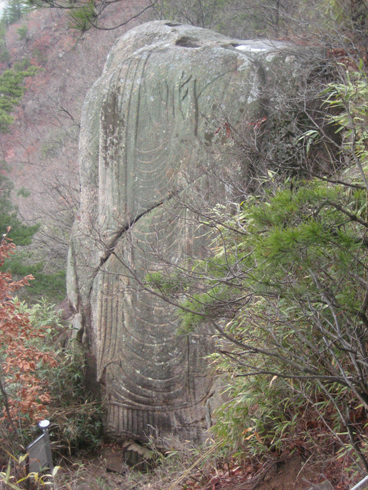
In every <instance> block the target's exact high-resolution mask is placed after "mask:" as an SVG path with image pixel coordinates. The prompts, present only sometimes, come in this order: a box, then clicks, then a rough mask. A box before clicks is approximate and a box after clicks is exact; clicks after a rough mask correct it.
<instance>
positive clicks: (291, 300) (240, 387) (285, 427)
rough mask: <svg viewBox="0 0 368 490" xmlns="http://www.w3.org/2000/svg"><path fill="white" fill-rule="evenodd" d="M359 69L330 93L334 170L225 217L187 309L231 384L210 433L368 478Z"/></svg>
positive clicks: (267, 184)
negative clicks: (336, 137)
mask: <svg viewBox="0 0 368 490" xmlns="http://www.w3.org/2000/svg"><path fill="white" fill-rule="evenodd" d="M362 67H363V63H361V65H360V69H359V70H358V71H355V72H351V71H350V72H347V73H346V74H345V78H344V81H343V83H331V84H329V85H328V86H327V88H326V90H325V91H324V93H323V97H324V98H325V105H326V106H328V107H330V108H332V109H333V110H335V109H336V108H337V109H338V110H337V111H335V112H333V113H332V115H328V114H327V115H326V117H327V118H328V119H329V121H330V123H331V124H332V125H333V127H334V129H335V131H336V132H341V134H342V143H341V146H340V148H339V153H338V158H339V159H340V163H339V164H336V168H338V170H337V172H336V173H334V174H328V175H327V174H325V175H321V176H320V177H319V178H314V179H310V180H297V179H292V178H290V177H286V180H285V174H280V173H278V172H271V171H269V172H268V178H267V179H266V178H265V179H264V180H263V182H262V185H260V186H259V188H258V191H257V192H256V193H255V194H253V195H251V196H247V197H246V199H245V200H244V202H243V203H241V205H240V206H238V207H237V210H236V212H235V214H234V213H232V215H230V216H229V215H228V214H226V213H225V208H224V211H223V212H224V214H223V217H222V219H221V220H220V221H221V222H222V224H221V225H218V224H216V226H213V227H212V229H211V235H212V236H213V235H215V238H214V239H213V242H212V246H211V249H212V250H213V251H214V256H213V258H210V259H206V260H205V261H197V262H196V263H195V264H194V266H193V268H192V273H193V275H195V277H196V284H198V281H199V280H200V281H201V286H200V288H198V286H197V289H192V290H191V289H190V287H189V289H188V285H187V284H186V287H185V289H183V290H182V295H183V296H185V297H186V299H185V300H183V301H182V302H181V304H180V307H179V316H180V317H181V319H182V324H183V325H184V327H185V328H184V330H186V331H188V330H191V329H196V331H197V332H201V328H203V327H202V325H203V326H205V325H207V326H209V327H210V328H211V329H212V332H213V334H214V336H215V337H216V338H217V342H218V351H217V352H216V353H215V354H213V355H212V356H211V359H212V361H213V363H214V366H215V368H216V370H217V373H218V375H219V376H220V377H221V378H222V379H226V382H225V384H226V385H227V387H226V389H225V393H226V396H227V398H228V401H227V402H226V403H225V404H224V405H223V406H222V407H221V408H220V409H219V410H218V412H217V422H216V424H215V427H214V431H215V433H216V434H217V436H218V437H220V438H221V440H222V441H223V444H224V445H225V446H227V447H229V448H231V449H230V451H232V452H233V453H234V454H236V455H237V456H238V457H245V456H246V455H248V456H249V455H253V456H260V455H262V456H263V457H265V456H266V457H271V458H274V457H276V456H277V457H279V456H280V455H281V454H285V453H290V452H297V453H299V454H303V455H304V456H306V457H310V456H311V455H313V457H314V458H318V457H319V458H320V461H323V459H324V458H325V457H326V455H327V454H331V453H332V452H333V453H336V454H337V459H340V461H341V464H342V465H343V466H344V467H345V468H346V469H347V470H348V471H349V472H350V476H351V477H353V476H354V472H355V471H358V472H359V471H361V469H360V470H359V468H363V470H364V471H368V463H367V459H368V446H367V444H368V386H367V381H366V380H367V374H368V373H367V367H368V352H367V345H368V343H367V342H368V337H367V335H368V334H367V332H368V330H367V327H368V317H367V308H368V293H367V285H368V283H367V273H368V270H367V250H368V248H367V246H368V242H367V230H368V209H367V206H368V184H367V177H366V176H367V171H368V150H367V140H368V134H367V129H366V128H367V123H368V106H367V97H366V95H367V90H368V82H367V78H366V75H365V73H364V71H363V70H362ZM323 139H326V134H325V133H324V132H323V131H322V130H320V129H319V128H318V127H317V128H316V129H315V130H313V131H308V132H306V133H305V135H304V138H303V141H304V143H305V147H306V148H307V151H310V150H311V148H312V147H313V145H314V144H316V143H317V141H319V142H320V141H321V140H323ZM341 157H342V158H343V160H344V165H343V166H341ZM219 209H220V210H221V208H219ZM217 213H219V210H217ZM175 281H176V282H177V277H175ZM161 282H162V280H161ZM168 284H169V285H170V278H168ZM198 289H200V290H201V292H199V293H195V294H194V291H196V290H198ZM161 290H162V289H161ZM166 291H169V286H166Z"/></svg>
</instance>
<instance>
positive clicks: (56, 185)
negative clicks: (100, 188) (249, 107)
mask: <svg viewBox="0 0 368 490" xmlns="http://www.w3.org/2000/svg"><path fill="white" fill-rule="evenodd" d="M164 18H167V19H170V20H171V21H177V22H183V23H189V24H192V25H196V26H199V27H208V28H211V29H213V30H215V31H218V32H221V33H223V34H226V35H231V36H232V37H233V38H235V37H237V38H239V39H264V38H267V39H270V40H271V41H272V40H275V41H276V40H277V41H284V42H288V43H290V46H291V47H293V46H294V47H301V46H303V47H307V48H308V49H309V48H310V49H311V50H312V52H313V50H314V52H315V53H316V54H315V57H316V59H317V58H318V60H319V61H318V68H314V69H313V70H311V71H310V72H308V73H307V70H308V69H307V67H305V70H306V72H305V73H304V72H303V75H302V76H301V77H300V79H301V80H302V79H303V80H306V82H305V83H304V82H303V83H302V82H300V86H299V90H298V95H297V96H295V97H293V98H289V99H288V98H285V100H282V101H280V100H278V101H277V104H279V106H280V107H282V111H274V112H273V111H272V110H270V111H269V112H268V113H267V114H266V113H265V115H264V117H262V118H261V119H259V120H256V121H252V122H251V123H245V124H244V128H243V131H242V132H241V133H240V132H239V131H238V130H236V131H235V128H233V127H231V125H229V124H228V123H227V121H226V120H225V122H224V123H223V124H222V126H220V127H219V129H218V131H217V132H218V133H219V137H220V136H221V137H223V138H224V140H226V142H227V144H228V147H229V167H230V166H231V165H235V163H236V165H239V168H241V174H242V176H243V175H246V176H247V178H246V179H244V180H242V179H240V178H239V181H237V180H236V179H233V180H231V181H230V180H229V181H228V182H225V184H226V186H227V188H229V189H231V199H230V198H229V200H228V202H226V203H221V204H219V205H218V206H211V207H209V206H208V203H207V202H204V201H202V200H200V199H198V203H197V206H195V207H194V208H193V209H191V212H192V213H194V215H195V216H196V219H197V220H198V223H199V224H200V226H202V227H203V228H204V229H206V233H207V234H208V236H209V237H210V240H211V247H210V248H209V250H210V253H209V254H208V256H206V257H205V258H203V257H195V256H193V257H188V259H187V261H186V262H185V263H181V264H179V265H177V264H169V266H168V264H164V265H163V266H162V271H163V272H153V273H152V274H148V275H147V277H146V278H145V280H144V281H142V283H141V284H140V286H141V287H142V288H143V289H144V290H145V291H149V292H151V293H152V294H154V295H156V296H159V297H160V298H161V299H164V300H165V301H167V302H168V303H169V304H171V305H173V306H175V308H177V315H178V335H186V334H188V333H189V332H191V333H192V332H195V333H196V334H197V335H201V333H202V332H203V331H204V326H206V328H207V327H208V326H210V328H211V329H212V330H211V331H212V336H213V338H214V339H215V342H216V345H217V351H216V352H214V353H213V354H212V355H211V356H210V358H209V359H208V363H209V364H210V365H211V367H212V368H213V372H214V373H215V375H216V376H217V377H218V380H219V385H220V386H221V391H222V392H223V393H225V397H224V400H226V401H225V403H224V404H223V405H222V406H221V407H220V408H219V409H218V411H217V413H216V414H215V417H214V420H215V424H214V427H213V429H212V430H211V432H210V433H209V436H208V441H207V444H206V446H205V448H195V447H194V448H193V447H191V446H190V444H188V445H187V446H180V447H179V445H178V444H176V445H175V444H174V443H173V445H172V447H171V448H169V451H167V448H163V447H160V446H158V447H156V445H155V444H156V443H155V442H154V441H152V447H151V448H150V450H152V451H153V452H154V453H155V459H156V462H155V463H152V461H151V462H150V464H152V472H151V473H149V474H148V475H146V474H145V475H139V474H138V473H135V472H134V471H132V470H128V468H127V467H125V470H124V471H126V475H125V476H124V477H123V476H115V477H114V476H113V477H111V479H110V481H108V480H107V478H108V477H107V476H106V475H107V474H106V473H105V472H104V470H102V469H101V468H102V467H103V463H102V460H96V461H94V462H93V465H94V466H90V467H88V468H89V470H88V471H96V474H98V475H99V476H98V478H97V479H96V478H95V481H94V482H93V485H96V486H93V485H92V483H91V481H89V482H88V484H87V486H86V488H132V489H133V488H157V489H159V488H160V489H163V488H208V489H210V488H211V489H214V488H216V489H217V488H219V489H220V488H244V489H246V488H278V489H281V488H282V489H287V488H300V489H302V488H311V486H312V485H313V484H315V485H320V484H322V483H323V484H325V485H330V486H326V487H325V488H336V489H348V488H351V487H352V486H353V485H354V484H355V483H357V482H358V481H359V480H361V479H362V478H363V477H364V476H366V475H367V473H368V445H367V444H368V442H367V441H368V440H367V437H368V432H367V427H368V386H367V382H366V379H367V374H368V373H367V369H368V354H367V345H368V344H367V342H368V334H367V328H368V313H367V308H368V292H367V284H368V283H367V244H368V242H367V229H368V215H367V192H368V177H367V165H368V147H367V140H368V135H367V124H368V80H367V64H368V54H367V53H368V52H367V49H368V3H367V1H366V0H349V1H344V0H312V1H308V2H307V1H300V2H295V1H293V0H256V1H251V0H181V1H180V0H155V1H153V0H148V1H144V0H142V1H139V2H132V1H129V0H119V1H112V2H105V1H102V2H100V1H99V0H95V1H94V2H84V1H81V2H79V1H77V2H69V1H68V0H66V1H65V2H64V1H61V2H57V1H56V2H54V0H30V1H29V2H26V3H23V2H18V0H9V1H8V3H7V7H6V9H5V11H4V13H3V19H2V23H1V33H0V36H1V39H0V94H1V98H0V132H1V133H0V145H1V151H2V159H1V160H2V163H1V175H0V190H1V194H0V230H1V233H2V235H3V240H2V244H1V248H0V265H1V272H0V296H1V301H2V306H1V309H0V363H1V369H0V408H1V410H2V418H1V420H2V427H1V429H0V441H1V446H2V447H1V449H4V451H2V453H1V456H0V465H4V467H3V469H4V471H3V472H1V473H0V482H1V481H4V482H8V483H12V484H13V485H16V486H15V488H23V487H22V485H23V483H22V482H20V480H21V478H22V477H23V476H22V471H23V470H22V469H21V468H20V467H19V465H18V464H16V461H17V460H18V458H19V454H20V449H21V446H25V445H26V444H27V443H28V442H29V441H30V440H31V439H32V438H33V435H34V432H33V430H34V429H33V426H34V425H35V423H36V421H37V419H38V418H39V415H42V416H45V417H48V418H51V419H52V422H53V423H54V424H55V429H54V431H55V436H54V447H55V459H57V460H58V463H60V465H61V466H62V467H65V468H67V467H68V464H70V461H71V458H72V459H73V458H75V459H73V461H74V462H75V461H79V463H78V464H80V465H81V464H82V463H81V461H83V464H86V465H89V464H91V459H90V458H91V457H90V456H88V457H87V458H86V456H85V454H86V449H87V448H89V449H93V450H94V451H95V454H98V455H99V456H100V455H101V454H102V450H103V448H104V451H105V453H104V454H107V453H108V454H110V456H111V453H114V451H115V450H116V451H118V450H119V449H118V445H117V446H114V444H113V443H112V442H111V441H107V440H105V439H103V434H102V429H101V427H102V421H103V413H104V409H103V403H102V404H101V400H100V399H99V394H98V393H97V391H98V390H93V389H91V380H90V379H87V383H86V382H85V381H86V380H85V376H86V375H88V373H89V371H88V369H87V365H88V360H87V361H86V358H87V359H88V354H87V353H86V351H85V346H83V345H82V344H81V343H80V342H79V340H80V339H79V338H78V335H77V338H76V339H74V340H70V338H71V337H72V336H73V335H72V334H71V332H70V329H69V327H68V326H66V323H65V321H64V320H63V319H62V318H61V317H60V316H59V315H58V314H56V313H55V308H54V306H52V304H59V303H60V302H61V301H62V300H63V299H64V298H65V294H66V292H65V270H66V259H67V253H68V247H69V238H70V233H71V227H72V224H73V221H74V220H75V219H78V206H79V198H80V194H79V193H80V185H79V173H78V137H79V130H80V118H81V111H82V105H83V101H84V98H85V95H86V93H87V91H88V89H89V88H90V87H91V86H92V84H93V83H94V82H95V80H96V79H97V78H98V77H99V76H100V74H101V72H102V69H103V66H104V63H105V61H106V57H107V54H108V52H109V50H110V48H111V46H112V45H113V43H114V41H115V40H116V39H117V38H118V37H120V36H121V35H122V34H123V33H124V32H126V31H127V30H128V29H129V28H131V27H133V26H134V25H137V24H139V23H142V22H145V21H147V20H152V19H164ZM321 59H323V62H322V63H321V62H320V60H321ZM270 134H271V135H272V138H270ZM216 135H217V133H216ZM184 205H185V203H184V202H183V206H184ZM13 243H14V245H15V246H16V248H15V247H14V245H13ZM160 260H161V258H160V257H159V256H157V261H158V263H159V261H160ZM129 273H131V271H129ZM29 274H32V276H34V277H35V280H33V279H32V277H28V279H26V280H23V279H22V278H23V277H24V276H27V275H29ZM27 282H30V283H31V284H34V286H32V287H30V288H28V293H26V292H23V293H22V291H26V290H27V288H23V286H24V285H25V284H27ZM16 291H17V293H16ZM15 294H19V295H20V298H21V300H22V301H20V300H19V299H18V298H17V297H15ZM12 298H14V299H12ZM42 298H43V299H42ZM23 300H24V301H23ZM1 332H2V335H1ZM74 334H75V332H74ZM75 336H76V335H74V337H75ZM9 434H11V436H10V438H9ZM156 442H157V441H156ZM106 451H107V453H106ZM165 451H166V452H165ZM9 454H10V455H11V456H13V459H14V461H15V463H13V464H12V465H11V464H10V463H9V471H8V472H7V471H6V465H7V459H8V455H9ZM82 454H83V456H81V455H82ZM151 456H152V454H151ZM151 456H150V457H151ZM82 457H83V458H86V459H83V460H81V459H80V458H82ZM78 458H79V459H78ZM110 459H111V458H110ZM283 466H284V467H285V468H286V471H284V472H283V471H282V469H281V468H282V467H283ZM65 468H64V469H63V468H62V469H61V470H59V477H57V478H56V480H55V481H56V483H55V488H84V487H83V486H81V485H82V483H81V482H82V481H83V479H86V478H88V474H87V473H88V471H87V473H86V472H83V469H82V467H81V466H80V467H79V470H78V471H73V470H71V469H70V467H69V469H65ZM92 468H93V470H92ZM96 468H97V469H96ZM178 468H179V469H180V471H178ZM187 468H189V469H187ZM0 470H1V468H0ZM60 475H61V476H60ZM28 477H29V475H28ZM28 479H29V478H28ZM16 481H18V483H15V482H16ZM83 484H84V483H83ZM0 485H1V483H0ZM148 485H152V486H150V487H149V486H148ZM313 488H314V487H313Z"/></svg>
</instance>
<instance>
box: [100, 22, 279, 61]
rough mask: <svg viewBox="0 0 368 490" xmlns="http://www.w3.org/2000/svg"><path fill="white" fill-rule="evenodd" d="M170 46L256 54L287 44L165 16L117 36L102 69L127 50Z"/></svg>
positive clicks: (148, 49)
mask: <svg viewBox="0 0 368 490" xmlns="http://www.w3.org/2000/svg"><path fill="white" fill-rule="evenodd" d="M172 46H176V47H178V48H187V49H195V50H199V49H203V48H208V47H211V48H222V49H230V50H237V51H239V52H243V53H247V54H252V53H253V54H256V53H267V52H272V51H275V50H277V49H281V48H286V47H288V46H289V44H287V43H284V42H280V41H268V40H264V41H263V40H257V41H253V40H241V39H236V38H229V37H226V36H223V35H222V34H219V33H216V32H214V31H211V30H209V29H202V28H200V27H195V26H190V25H184V24H178V23H175V22H172V21H168V20H160V21H153V22H147V23H146V24H142V25H140V26H138V27H135V28H133V29H131V30H130V31H129V32H127V33H126V34H125V35H124V36H122V37H121V38H119V39H118V41H117V42H116V43H115V45H114V47H113V49H112V50H111V52H110V54H109V57H108V61H107V64H106V66H105V71H106V70H109V68H110V67H111V64H116V63H119V62H120V61H122V60H124V59H126V57H127V55H128V53H129V54H130V55H131V54H132V53H134V54H135V55H138V54H139V52H140V51H142V50H143V51H153V50H157V49H164V48H168V47H172Z"/></svg>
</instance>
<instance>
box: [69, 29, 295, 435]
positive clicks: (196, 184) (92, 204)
mask: <svg viewBox="0 0 368 490" xmlns="http://www.w3.org/2000/svg"><path fill="white" fill-rule="evenodd" d="M297 66H298V64H297V62H296V57H295V56H294V55H292V54H290V49H289V48H288V47H287V46H286V45H284V44H282V43H270V42H260V41H259V42H258V41H257V42H256V41H239V40H234V39H229V38H226V37H224V36H221V35H219V34H216V33H214V32H211V31H208V30H203V29H199V28H195V27H191V26H184V25H179V24H174V23H171V22H165V21H157V22H150V23H148V24H145V25H142V26H140V27H138V28H135V29H133V30H131V31H130V32H128V33H127V34H126V35H124V36H123V37H122V38H121V39H119V41H118V42H117V43H116V44H115V46H114V48H113V49H112V51H111V53H110V55H109V57H108V60H107V63H106V66H105V69H104V72H103V74H102V76H101V78H100V79H99V80H98V81H97V82H96V83H95V84H94V86H93V87H92V88H91V90H90V91H89V93H88V96H87V98H86V102H85V106H84V112H83V117H82V126H81V136H80V172H81V185H82V189H81V204H80V211H79V214H78V216H77V219H76V222H75V225H74V230H73V236H72V242H71V248H70V254H69V270H68V296H69V300H70V302H71V304H72V306H73V307H74V309H75V311H76V312H77V313H76V316H75V326H76V328H78V329H80V333H81V334H83V340H84V341H85V342H86V343H87V345H88V349H89V351H90V353H91V356H92V360H93V363H94V364H95V367H96V379H97V380H98V381H99V382H100V383H101V384H102V386H103V387H104V390H105V392H106V395H107V407H108V420H107V425H108V426H107V429H108V430H109V431H111V432H112V433H114V434H115V435H121V436H127V437H131V438H134V439H141V440H145V439H147V437H149V436H150V435H151V434H153V435H154V436H157V437H166V436H168V435H170V434H174V435H176V436H178V437H179V438H181V439H188V438H190V439H200V438H201V434H202V433H203V429H204V428H206V425H207V424H208V422H209V420H210V412H211V397H212V395H213V392H214V387H213V384H214V383H213V379H212V378H211V376H210V375H208V373H207V371H206V361H205V359H204V357H205V356H206V354H208V353H209V352H211V349H212V344H211V342H212V340H211V337H210V335H209V336H207V337H206V336H205V335H203V336H201V337H197V336H196V335H195V334H190V335H178V334H177V327H178V319H177V313H176V310H175V308H174V307H173V306H171V305H170V304H168V303H166V302H164V301H162V299H161V298H160V297H158V296H156V295H154V294H152V293H150V292H147V291H146V289H145V281H146V278H147V273H148V272H153V271H166V270H167V269H171V270H172V267H173V266H174V265H175V264H181V263H184V262H185V261H188V260H190V258H191V257H196V256H200V255H202V256H203V254H205V253H206V246H205V245H206V238H205V237H203V236H202V235H203V232H204V228H203V225H201V223H200V219H199V217H198V216H199V215H198V212H195V211H194V209H197V210H198V209H205V208H208V207H211V206H212V205H214V204H216V203H217V202H221V201H222V202H225V201H226V200H229V199H232V198H234V192H235V191H234V189H233V188H232V187H231V185H229V184H228V183H227V182H228V180H227V177H228V176H229V175H230V174H231V176H232V177H233V178H234V177H236V178H237V179H239V180H240V179H242V178H244V175H243V173H244V172H243V170H242V167H241V162H239V160H237V159H236V158H233V159H231V158H230V157H229V155H230V153H232V152H233V150H234V147H235V143H234V141H235V139H236V138H235V136H234V135H236V134H237V131H240V130H241V129H242V128H245V127H254V126H255V125H257V124H260V121H265V120H266V117H267V107H268V106H269V104H271V103H273V104H277V103H279V102H277V101H276V99H275V100H274V101H273V102H272V100H271V98H270V96H268V94H269V93H275V92H277V87H279V85H280V83H281V82H280V80H281V79H282V80H284V82H283V83H285V87H284V88H283V91H285V92H287V91H288V88H287V87H288V83H289V81H290V80H291V79H292V80H294V82H295V80H296V79H297V75H296V74H295V71H296V70H297ZM274 98H275V96H274ZM245 177H246V176H245ZM235 180H236V179H235ZM206 421H207V422H206Z"/></svg>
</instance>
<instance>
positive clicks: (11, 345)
mask: <svg viewBox="0 0 368 490" xmlns="http://www.w3.org/2000/svg"><path fill="white" fill-rule="evenodd" d="M14 249H15V245H14V244H13V243H12V241H11V240H10V239H8V238H7V237H6V236H5V237H3V239H2V241H1V243H0V267H1V266H3V265H4V261H5V259H6V258H7V257H9V255H10V254H12V253H14ZM32 279H33V277H32V276H27V277H25V278H24V279H22V280H20V281H13V278H12V275H11V273H10V272H0V334H1V335H0V356H1V357H0V363H1V364H0V365H1V371H2V373H3V375H4V377H5V378H4V379H0V382H1V384H2V385H3V387H4V388H5V390H6V389H7V387H9V385H12V395H11V396H9V398H8V399H7V400H6V404H5V405H6V406H4V408H3V410H2V416H1V417H0V420H1V419H3V420H5V419H9V417H10V418H11V419H15V418H24V417H26V416H27V417H29V418H31V419H34V418H36V417H37V418H42V417H43V416H44V415H45V414H46V405H47V404H48V403H49V402H50V395H49V393H48V392H47V389H46V387H45V385H44V383H43V382H42V380H41V379H40V378H39V377H38V376H37V373H36V371H37V367H38V366H39V365H41V364H47V365H49V366H50V367H55V366H56V365H57V362H56V360H55V359H54V358H53V356H52V355H51V353H49V352H44V351H41V350H40V349H38V348H37V347H36V346H34V345H31V340H32V339H36V338H42V337H44V336H45V330H46V327H41V328H35V327H33V326H32V325H31V323H30V320H29V316H28V315H27V314H25V313H19V312H18V311H17V305H16V304H15V303H14V302H13V301H11V296H12V293H13V292H14V291H16V290H17V289H19V288H21V287H23V286H26V285H27V284H28V283H29V281H30V280H32ZM14 386H15V387H14Z"/></svg>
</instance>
